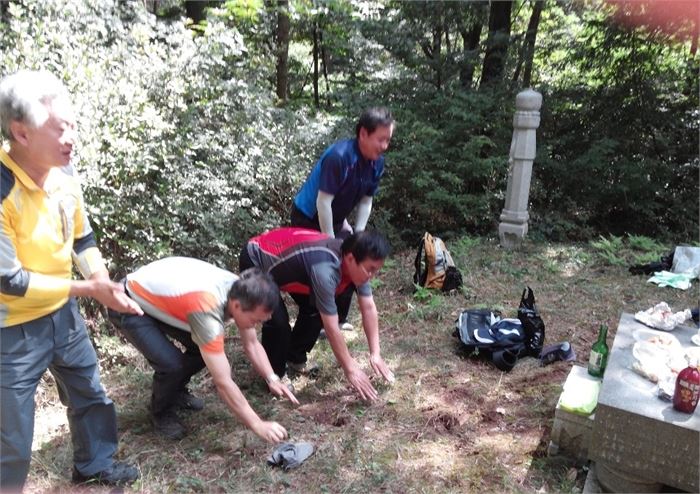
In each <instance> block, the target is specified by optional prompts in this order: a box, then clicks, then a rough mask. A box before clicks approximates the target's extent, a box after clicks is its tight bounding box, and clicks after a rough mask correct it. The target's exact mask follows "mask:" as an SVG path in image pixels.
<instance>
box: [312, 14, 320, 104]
mask: <svg viewBox="0 0 700 494" xmlns="http://www.w3.org/2000/svg"><path fill="white" fill-rule="evenodd" d="M313 35H314V48H313V59H314V61H313V64H314V77H313V85H314V104H315V105H316V108H319V107H320V104H319V101H318V51H319V50H318V25H317V24H316V23H314V33H313Z"/></svg>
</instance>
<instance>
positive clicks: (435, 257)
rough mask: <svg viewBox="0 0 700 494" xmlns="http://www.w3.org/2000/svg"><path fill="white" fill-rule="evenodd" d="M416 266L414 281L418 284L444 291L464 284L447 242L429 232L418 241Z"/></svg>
mask: <svg viewBox="0 0 700 494" xmlns="http://www.w3.org/2000/svg"><path fill="white" fill-rule="evenodd" d="M415 267H416V270H415V273H414V274H413V282H414V283H415V284H416V285H418V286H422V287H426V288H436V289H439V290H442V291H443V292H449V291H450V290H454V289H455V288H459V287H460V286H462V273H460V272H459V270H458V269H457V267H456V266H455V263H454V261H453V260H452V256H451V255H450V251H449V250H447V247H446V246H445V242H443V241H442V239H440V238H439V237H433V236H432V235H431V234H430V233H428V232H425V235H423V238H422V239H421V241H420V242H419V243H418V252H417V253H416V261H415Z"/></svg>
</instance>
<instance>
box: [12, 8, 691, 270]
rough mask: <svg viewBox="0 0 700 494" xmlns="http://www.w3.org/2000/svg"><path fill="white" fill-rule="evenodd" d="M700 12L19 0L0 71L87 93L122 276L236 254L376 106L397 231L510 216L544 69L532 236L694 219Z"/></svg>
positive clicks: (441, 230) (447, 228)
mask: <svg viewBox="0 0 700 494" xmlns="http://www.w3.org/2000/svg"><path fill="white" fill-rule="evenodd" d="M674 9H675V10H676V11H675V12H674ZM673 14H675V16H674V15H673ZM699 15H700V13H699V12H698V5H697V3H696V2H682V1H681V2H671V3H669V2H643V1H635V2H604V1H593V0H591V1H575V2H560V1H553V0H547V1H544V0H537V1H532V0H527V1H513V2H510V1H503V2H491V3H489V2H450V1H431V2H418V1H416V2H400V1H391V0H382V1H365V0H361V1H360V0H328V1H309V0H292V1H288V0H276V1H273V0H233V1H226V2H183V1H181V0H163V1H158V0H148V1H135V0H100V1H89V2H88V1H81V0H52V1H45V2H15V1H11V2H1V3H0V47H1V50H2V52H1V53H2V55H1V56H2V72H3V73H11V72H14V71H15V70H17V69H20V68H24V67H29V68H44V69H48V70H50V71H53V72H54V73H56V74H57V75H59V76H60V77H61V78H62V79H63V80H64V81H65V82H66V84H67V86H68V87H69V89H70V91H71V93H72V94H73V95H74V99H75V104H76V106H77V109H78V114H79V130H80V133H81V142H80V143H79V146H78V153H77V154H78V156H77V159H76V160H75V162H74V166H75V168H76V169H77V170H78V172H79V173H80V175H81V176H82V178H83V181H84V192H85V195H86V199H87V204H88V207H89V209H90V211H89V212H90V214H91V218H92V222H93V227H94V229H95V230H96V233H97V236H98V238H99V239H100V246H101V248H102V251H103V253H104V254H105V257H106V258H107V259H108V261H109V263H110V268H111V271H112V272H113V273H114V275H115V276H121V275H123V274H124V273H126V272H128V271H129V270H131V269H133V268H134V267H136V266H138V265H140V264H142V263H144V262H147V261H151V260H154V259H157V258H160V257H163V256H167V255H171V254H178V255H191V256H195V257H199V258H202V259H206V260H208V261H210V262H214V263H217V264H220V265H223V266H235V265H236V264H237V263H236V262H235V258H236V256H237V253H238V250H239V249H240V246H241V245H242V244H243V242H244V241H245V240H246V239H247V238H249V237H250V236H252V235H254V234H257V233H259V232H261V231H263V230H265V229H268V228H271V227H275V226H278V225H281V224H284V223H286V221H287V218H288V214H289V208H290V204H291V201H292V198H293V194H294V193H295V191H296V190H297V189H298V187H299V185H300V184H301V182H302V181H303V179H304V177H305V176H306V175H307V174H308V172H309V170H310V168H311V167H312V165H313V164H314V163H315V161H316V160H317V159H318V156H319V155H320V153H321V152H322V151H323V149H324V148H325V147H326V146H328V145H329V144H330V143H332V142H333V141H334V140H336V139H338V138H344V137H350V136H352V135H353V134H354V125H355V122H356V120H357V117H358V116H359V114H360V112H361V111H362V109H363V108H366V107H368V106H370V105H385V106H388V107H389V108H390V109H391V110H392V111H393V113H394V115H395V118H396V122H397V126H396V131H395V134H394V139H393V141H392V143H391V147H390V150H389V151H388V153H387V168H386V176H385V178H384V180H383V181H382V186H381V192H380V194H379V196H378V198H377V200H376V202H375V207H374V211H373V213H372V218H371V224H372V225H373V226H375V227H377V228H380V229H381V230H383V231H384V232H386V233H387V235H389V237H390V239H391V240H392V243H393V244H394V247H395V248H400V247H401V246H402V245H406V243H408V244H409V245H414V244H415V242H416V240H417V239H418V238H419V237H420V235H421V234H422V232H423V231H425V230H430V231H431V232H432V233H434V234H438V235H441V236H443V237H444V238H447V239H450V238H452V237H457V236H459V235H464V234H468V235H493V234H494V232H495V231H496V229H497V224H498V217H499V214H500V211H501V209H502V207H503V205H504V194H505V188H506V181H507V172H508V152H509V148H510V139H511V137H512V117H513V112H514V100H515V95H516V94H517V92H519V91H521V90H522V89H524V88H527V87H533V88H535V89H536V90H537V91H539V92H540V93H542V95H543V105H542V120H541V126H540V129H539V130H538V135H537V140H538V147H537V156H536V159H535V166H534V172H533V179H532V186H531V191H530V205H529V210H530V233H529V235H530V237H531V238H532V239H533V240H548V241H563V240H568V241H579V240H587V239H591V238H596V237H597V236H598V235H608V234H612V235H622V234H624V233H628V234H638V235H647V236H651V237H654V238H656V239H658V240H660V241H667V242H670V243H681V242H689V241H693V240H697V239H698V228H699V226H698V225H699V222H698V217H699V209H698V170H699V166H698V164H699V159H698V131H699V128H698V126H699V119H698V112H699V110H698V67H699V65H698V56H697V41H698V22H693V19H696V20H697V19H698V16H699Z"/></svg>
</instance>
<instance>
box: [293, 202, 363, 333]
mask: <svg viewBox="0 0 700 494" xmlns="http://www.w3.org/2000/svg"><path fill="white" fill-rule="evenodd" d="M290 220H291V223H292V226H298V227H300V228H309V229H311V230H318V231H319V232H320V231H321V225H320V224H319V222H318V215H316V216H314V217H313V218H309V217H308V216H306V215H305V214H304V213H303V212H302V211H301V210H300V209H299V208H298V207H296V205H295V204H294V203H292V211H291V213H290ZM342 228H343V222H342V221H341V222H340V223H337V224H334V225H333V231H334V232H335V235H336V237H337V238H342V239H345V238H347V237H348V236H349V235H350V234H349V233H348V231H347V230H343V229H342ZM353 291H354V290H350V291H349V292H347V293H343V294H342V295H341V296H339V297H338V298H337V299H336V305H337V307H338V321H339V322H340V324H343V323H344V322H346V321H347V320H348V314H349V313H350V306H351V305H352V293H353Z"/></svg>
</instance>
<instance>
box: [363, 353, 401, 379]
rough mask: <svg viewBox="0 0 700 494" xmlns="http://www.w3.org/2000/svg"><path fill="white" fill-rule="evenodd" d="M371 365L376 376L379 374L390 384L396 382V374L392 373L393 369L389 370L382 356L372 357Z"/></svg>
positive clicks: (370, 357) (370, 358)
mask: <svg viewBox="0 0 700 494" xmlns="http://www.w3.org/2000/svg"><path fill="white" fill-rule="evenodd" d="M369 363H370V365H371V366H372V370H373V371H374V372H375V374H379V375H380V376H382V377H383V378H384V379H386V381H387V382H389V383H393V382H394V381H395V378H394V373H393V372H391V369H389V366H388V365H386V362H384V360H383V359H382V357H381V355H370V356H369Z"/></svg>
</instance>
